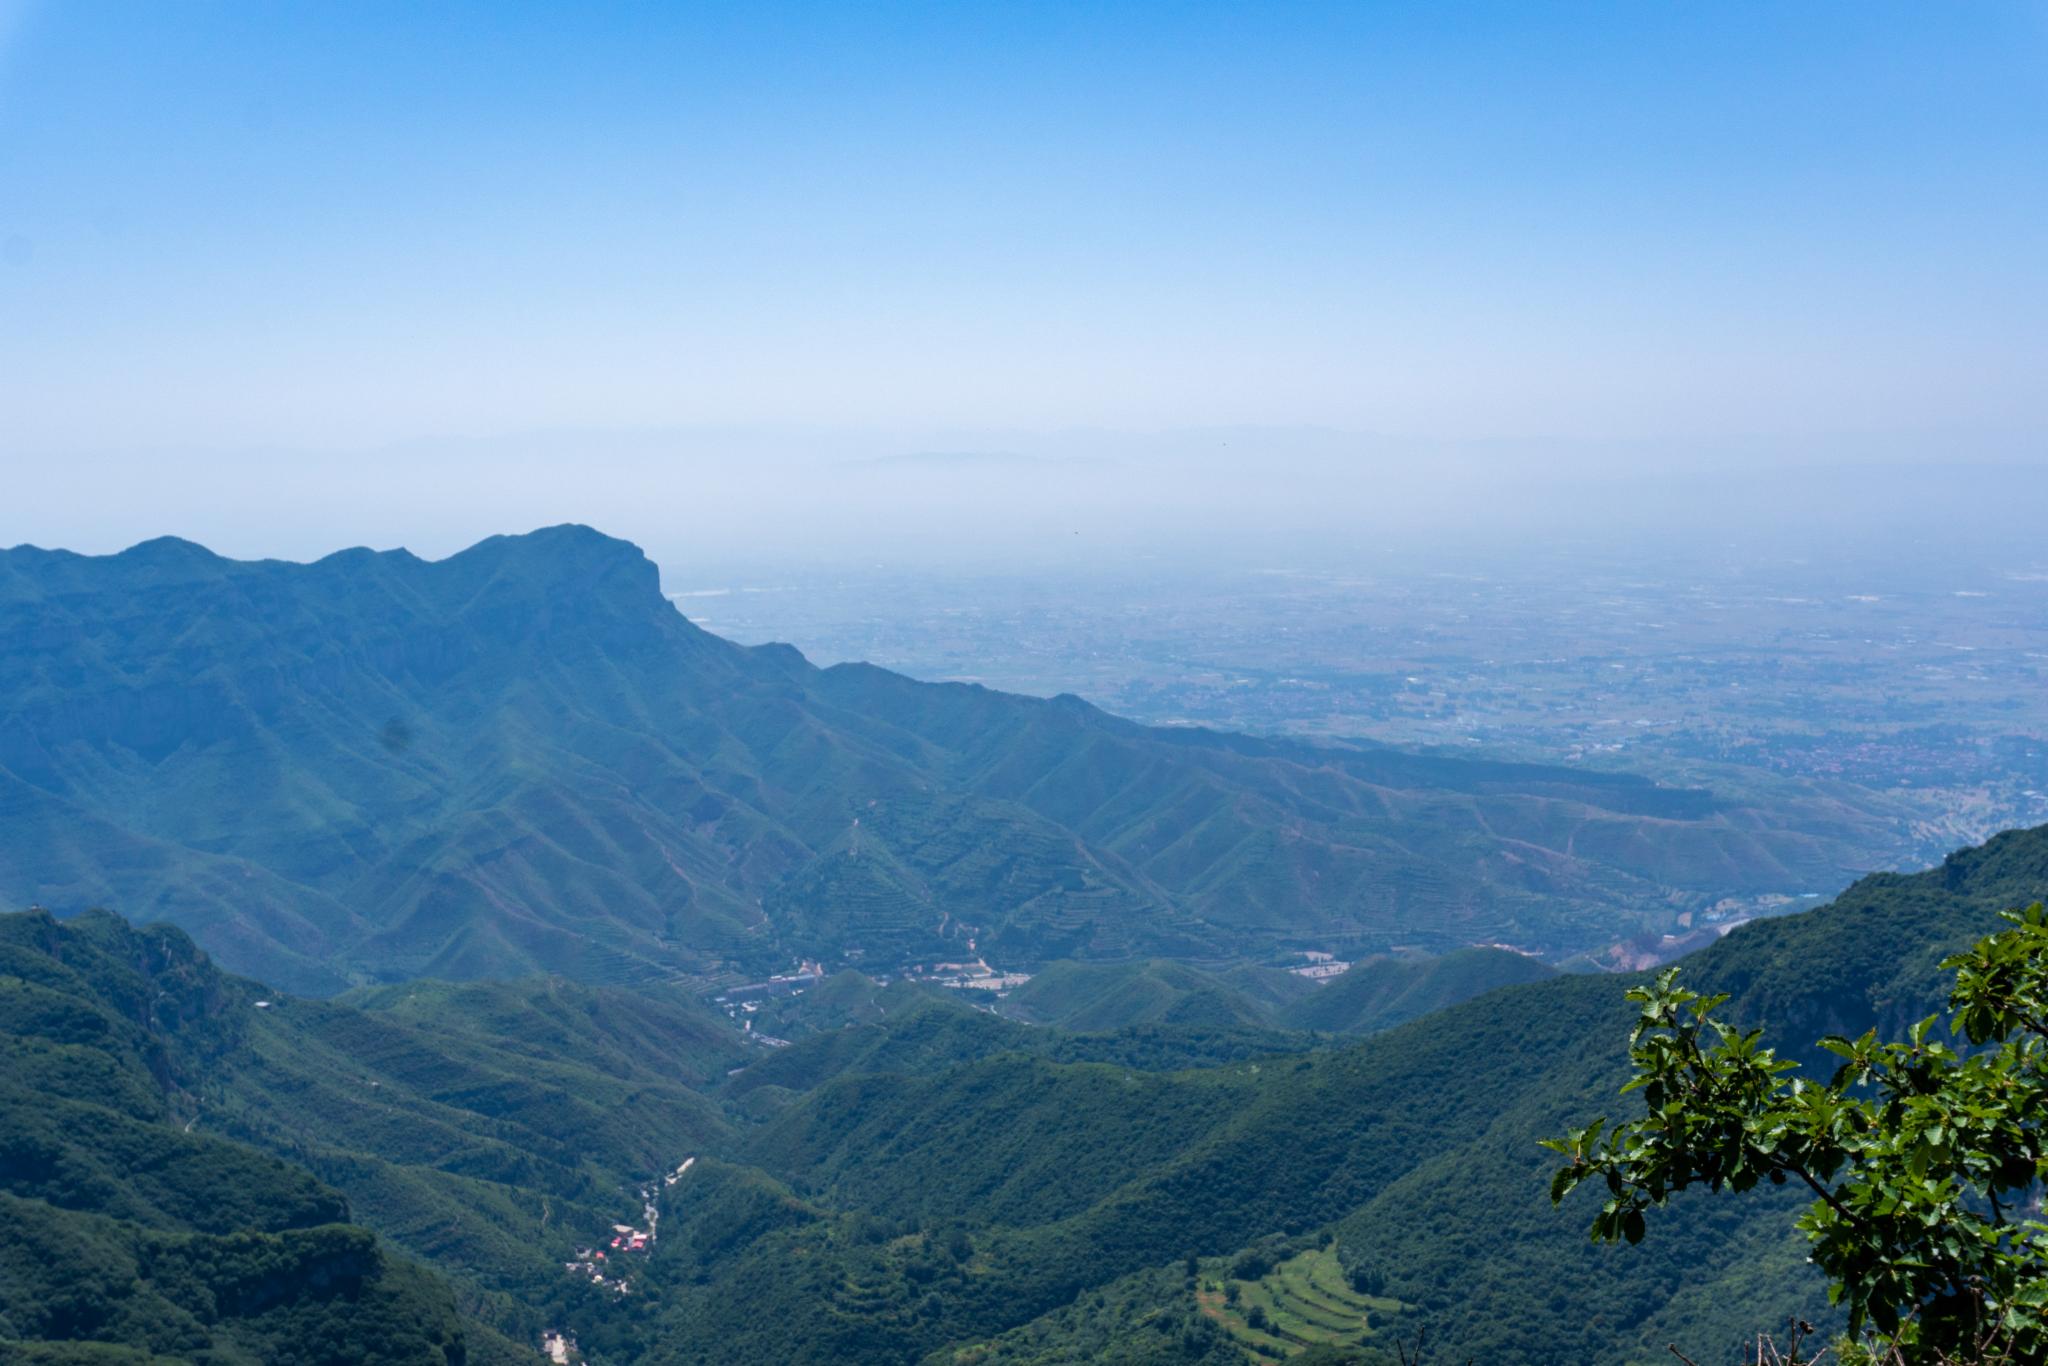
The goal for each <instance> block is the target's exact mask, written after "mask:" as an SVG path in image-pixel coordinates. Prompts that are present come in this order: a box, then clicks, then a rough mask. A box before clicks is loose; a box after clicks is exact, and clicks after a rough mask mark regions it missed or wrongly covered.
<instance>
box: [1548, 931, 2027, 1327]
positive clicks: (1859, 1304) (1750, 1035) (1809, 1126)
mask: <svg viewBox="0 0 2048 1366" xmlns="http://www.w3.org/2000/svg"><path fill="white" fill-rule="evenodd" d="M2005 919H2006V920H2007V921H2008V922H2009V927H2008V928H2007V929H2005V930H2003V931H2001V932H1999V933H1996V934H1993V935H1990V936H1988V937H1986V938H1984V939H1982V940H1980V941H1979V942H1978V943H1976V944H1975V945H1974V946H1972V947H1971V948H1970V949H1968V950H1966V951H1964V952H1962V953H1958V954H1955V955H1952V956H1951V957H1949V958H1947V959H1946V960H1944V961H1943V963H1942V967H1943V968H1944V969H1945V970H1948V971H1952V972H1954V973H1955V974H1956V980H1955V987H1954V990H1953V992H1952V993H1951V995H1950V998H1949V1006H1950V1010H1951V1012H1952V1013H1951V1019H1950V1023H1949V1028H1950V1032H1951V1033H1952V1035H1954V1036H1956V1037H1958V1038H1960V1039H1963V1040H1967V1044H1968V1046H1967V1047H1966V1048H1962V1049H1958V1048H1957V1047H1954V1046H1952V1045H1951V1044H1949V1043H1945V1042H1943V1041H1942V1040H1941V1039H1939V1038H1938V1037H1935V1026H1936V1024H1937V1022H1938V1020H1939V1016H1938V1015H1935V1016H1929V1017H1927V1018H1926V1019H1923V1020H1921V1021H1919V1022H1917V1023H1916V1024H1914V1025H1912V1026H1911V1027H1910V1028H1909V1029H1908V1030H1907V1035H1906V1040H1905V1042H1903V1043H1880V1042H1879V1041H1878V1038H1877V1034H1876V1031H1875V1030H1870V1031H1866V1032H1865V1033H1864V1034H1863V1035H1862V1036H1861V1037H1859V1038H1856V1039H1845V1038H1842V1037H1839V1036H1831V1037H1829V1038H1826V1039H1824V1040H1822V1041H1821V1046H1822V1047H1823V1048H1825V1049H1826V1050H1827V1051H1828V1052H1830V1053H1833V1054H1835V1055H1836V1056H1838V1057H1839V1058H1840V1059H1841V1060H1842V1061H1841V1065H1840V1066H1839V1067H1838V1068H1837V1069H1836V1070H1835V1073H1834V1076H1833V1078H1832V1079H1831V1080H1829V1081H1828V1082H1827V1083H1826V1084H1825V1085H1819V1084H1815V1082H1813V1081H1812V1080H1810V1079H1808V1078H1807V1077H1805V1076H1803V1075H1800V1074H1799V1068H1798V1066H1797V1065H1796V1064H1795V1063H1792V1062H1790V1061H1787V1060H1785V1059H1782V1058H1779V1057H1778V1056H1777V1055H1776V1054H1775V1053H1774V1052H1773V1051H1772V1050H1771V1049H1769V1048H1766V1047H1764V1045H1763V1042H1762V1039H1763V1031H1762V1030H1761V1029H1752V1030H1743V1029H1740V1028H1737V1027H1735V1026H1733V1025H1730V1024H1728V1023H1726V1022H1725V1021H1723V1020H1721V1019H1719V1018H1717V1017H1716V1016H1715V1014H1714V1012H1715V1010H1716V1009H1717V1008H1718V1007H1720V1006H1721V1005H1723V1004H1724V1003H1725V1002H1726V1000H1727V999H1728V998H1727V997H1726V996H1723V995H1701V994H1699V993H1697V992H1693V991H1690V990H1687V989H1686V988H1684V987H1681V986H1679V985H1678V976H1679V973H1678V970H1677V969H1676V968H1674V969H1671V970H1669V971H1666V972H1664V973H1662V974H1660V975H1659V976H1658V977H1657V978H1656V979H1655V980H1654V981H1652V982H1650V983H1649V984H1647V985H1644V986H1640V987H1637V988H1635V989H1633V990H1631V991H1630V992H1629V999H1630V1000H1632V1001H1634V1002H1636V1003H1637V1004H1638V1005H1639V1006H1640V1008H1641V1011H1640V1015H1639V1017H1638V1019H1637V1021H1636V1024H1635V1027H1634V1029H1633V1031H1632V1032H1631V1034H1630V1036H1629V1054H1630V1058H1631V1061H1632V1062H1633V1064H1634V1069H1635V1076H1634V1079H1633V1080H1631V1081H1630V1082H1629V1083H1628V1085H1627V1086H1626V1087H1625V1088H1624V1090H1625V1091H1641V1092H1642V1093H1643V1098H1644V1101H1645V1104H1646V1107H1647V1113H1646V1114H1645V1115H1644V1116H1643V1117H1642V1118H1641V1119H1637V1120H1634V1121H1631V1122H1628V1123H1624V1124H1621V1125H1617V1126H1615V1127H1614V1128H1612V1129H1608V1128H1606V1121H1605V1120H1604V1119H1602V1120H1596V1121H1595V1122H1594V1123H1592V1124H1591V1125H1588V1126H1587V1127H1585V1128H1582V1129H1575V1130H1573V1131H1571V1132H1570V1133H1568V1134H1567V1135H1566V1136H1565V1137H1564V1138H1562V1139H1554V1140H1547V1141H1546V1146H1549V1147H1551V1148H1554V1149H1555V1150H1557V1151H1558V1152H1560V1153H1563V1154H1564V1155H1565V1156H1566V1157H1567V1158H1568V1159H1569V1163H1568V1165H1566V1166H1564V1167H1563V1168H1561V1169H1560V1170H1559V1171H1558V1172H1557V1175H1556V1178H1555V1180H1554V1182H1553V1184H1552V1188H1551V1194H1552V1198H1553V1200H1562V1199H1563V1198H1564V1197H1565V1195H1566V1194H1567V1193H1568V1192H1570V1191H1571V1190H1572V1189H1574V1188H1575V1187H1577V1186H1579V1185H1580V1184H1582V1183H1584V1182H1586V1181H1589V1180H1598V1181H1600V1182H1602V1183H1603V1184H1604V1185H1605V1186H1606V1189H1607V1197H1608V1198H1607V1200H1606V1202H1605V1203H1604V1204H1603V1205H1602V1206H1601V1207H1600V1210H1599V1212H1598V1213H1597V1214H1596V1215H1595V1216H1594V1219H1593V1236H1594V1238H1595V1239H1596V1240H1602V1241H1609V1242H1612V1241H1617V1240H1623V1239H1625V1240H1627V1241H1628V1242H1631V1243H1634V1242H1638V1241H1640V1240H1641V1239H1642V1237H1643V1234H1644V1228H1645V1221H1644V1212H1645V1211H1646V1210H1647V1209H1649V1208H1650V1207H1651V1206H1654V1205H1662V1204H1663V1203H1665V1201H1666V1200H1667V1199H1668V1198H1669V1197H1670V1196H1671V1195H1672V1194H1673V1193H1674V1192H1678V1191H1682V1190H1685V1189H1687V1188H1689V1187H1693V1186H1704V1187H1706V1188H1708V1189H1710V1190H1714V1191H1720V1190H1736V1191H1745V1190H1749V1189H1751V1188H1752V1187H1754V1186H1756V1185H1757V1184H1758V1183H1759V1182H1770V1183H1774V1184H1781V1185H1782V1184H1785V1183H1786V1182H1788V1181H1793V1180H1796V1181H1799V1182H1801V1183H1803V1184H1804V1185H1806V1186H1808V1187H1809V1188H1811V1190H1812V1192H1813V1194H1814V1196H1815V1197H1816V1198H1815V1200H1814V1202H1813V1205H1812V1207H1811V1208H1810V1209H1808V1210H1807V1212H1806V1213H1805V1214H1804V1215H1803V1216H1802V1217H1801V1218H1800V1220H1799V1227H1800V1228H1801V1229H1802V1230H1803V1231H1804V1232H1805V1234H1806V1236H1807V1238H1808V1240H1809V1241H1810V1243H1811V1245H1812V1256H1813V1260H1814V1262H1815V1264H1816V1265H1818V1266H1819V1267H1820V1268H1821V1270H1822V1271H1824V1272H1825V1273H1826V1274H1827V1276H1828V1277H1829V1281H1830V1285H1829V1293H1830V1296H1831V1298H1832V1299H1834V1300H1836V1301H1838V1302H1842V1303H1845V1304H1846V1305H1847V1308H1848V1315H1849V1330H1850V1333H1851V1335H1852V1337H1853V1338H1860V1341H1852V1342H1849V1343H1845V1344H1843V1348H1842V1352H1843V1355H1844V1357H1845V1358H1850V1359H1854V1358H1857V1357H1869V1358H1873V1359H1889V1360H1902V1361H1949V1360H1993V1361H1999V1362H2029V1363H2038V1362H2042V1361H2048V1223H2043V1222H2042V1220H2041V1219H2040V1218H2039V1217H2038V1216H2039V1214H2040V1190H2041V1184H2042V1181H2043V1179H2044V1178H2048V912H2044V911H2043V909H2042V906H2041V904H2040V903H2038V902H2037V903H2035V904H2034V905H2032V906H2030V907H2029V908H2027V909H2026V910H2025V911H2013V912H2008V913H2006V916H2005ZM2030 1213H2031V1214H2032V1215H2033V1216H2035V1217H2028V1215H2029V1214H2030Z"/></svg>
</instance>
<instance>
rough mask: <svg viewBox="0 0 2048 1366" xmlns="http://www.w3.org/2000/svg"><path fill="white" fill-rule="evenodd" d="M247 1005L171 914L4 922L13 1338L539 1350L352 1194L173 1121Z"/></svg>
mask: <svg viewBox="0 0 2048 1366" xmlns="http://www.w3.org/2000/svg"><path fill="white" fill-rule="evenodd" d="M238 1004H240V1003H239V1001H238V996H237V986H236V984H235V983H233V982H231V981H229V980H226V979H223V978H222V977H221V976H220V974H218V973H217V972H214V971H213V970H212V969H211V968H210V965H208V964H206V963H205V962H204V960H202V959H200V958H199V957H197V955H196V954H194V953H192V951H191V948H190V944H189V941H186V940H185V939H184V936H182V935H180V934H177V932H175V931H140V932H138V931H132V930H130V929H129V928H128V927H127V926H125V925H121V924H119V923H118V922H115V921H113V920H112V918H111V917H94V918H92V919H91V920H89V921H88V922H87V923H86V924H84V925H82V926H79V927H77V928H76V929H73V928H68V927H61V926H58V925H56V924H55V923H53V922H52V921H50V919H49V918H48V917H47V916H42V915H36V916H10V917H5V918H4V919H0V1055H4V1057H5V1059H6V1066H5V1068H4V1069H0V1356H5V1357H6V1359H8V1360H10V1361H12V1360H30V1361H34V1360H94V1361H138V1362H139V1361H144V1360H193V1361H200V1360H203V1361H208V1362H219V1363H223V1366H226V1364H227V1363H249V1364H250V1366H255V1364H256V1363H281V1362H294V1363H335V1366H340V1364H341V1363H347V1362H361V1361H381V1362H391V1363H440V1364H441V1366H458V1364H460V1363H485V1362H511V1361H519V1360H527V1361H534V1360H538V1358H537V1357H535V1356H534V1355H533V1354H532V1353H530V1352H527V1351H524V1350H522V1349H519V1348H515V1347H514V1346H513V1345H512V1344H511V1343H510V1342H509V1341H507V1340H506V1339H505V1338H503V1337H502V1336H500V1335H499V1334H498V1333H497V1332H495V1331H493V1330H492V1329H491V1328H489V1327H486V1326H485V1325H483V1324H481V1323H479V1322H476V1321H475V1320H474V1319H471V1318H469V1317H467V1316H466V1315H464V1314H463V1313H461V1312H459V1311H458V1310H457V1307H456V1297H455V1296H454V1294H453V1293H452V1292H451V1289H450V1287H449V1285H448V1284H447V1283H446V1282H445V1281H444V1280H442V1279H441V1278H440V1277H439V1276H436V1275H434V1274H432V1273H431V1272H428V1271H426V1270H425V1269H423V1268H422V1267H420V1266H418V1265H417V1264H415V1263H413V1262H410V1261H408V1260H407V1259H405V1258H403V1257H399V1256H396V1255H394V1254H393V1253H392V1252H390V1251H389V1250H388V1249H387V1248H386V1247H385V1246H384V1245H383V1244H382V1243H380V1242H379V1241H378V1239H377V1238H376V1236H375V1235H374V1234H372V1233H371V1232H370V1231H369V1230H368V1229H365V1228H362V1227H359V1226H356V1225H354V1224H352V1223H351V1222H349V1221H350V1219H351V1217H352V1212H351V1209H350V1205H349V1202H348V1200H347V1199H346V1197H345V1196H344V1195H343V1194H342V1193H341V1192H339V1191H337V1190H335V1189H334V1188H332V1187H330V1186H327V1185H324V1184H322V1183H321V1182H320V1181H318V1180H316V1179H315V1178H314V1177H313V1176H312V1175H311V1174H310V1173H308V1172H307V1171H305V1170H304V1169H302V1168H300V1167H298V1166H295V1165H292V1164H290V1163H287V1162H284V1161H281V1160H279V1159H278V1158H277V1157H275V1156H271V1155H268V1154H265V1153H261V1152H258V1151H256V1150H255V1149H253V1148H251V1147H248V1146H246V1145H243V1144H240V1143H236V1142H232V1141H229V1140H226V1139H223V1138H220V1137H217V1136H215V1135H213V1134H211V1133H206V1132H194V1131H193V1130H194V1123H193V1121H192V1120H183V1121H182V1122H181V1119H182V1117H183V1115H184V1114H185V1113H186V1112H187V1111H189V1110H190V1108H191V1105H192V1102H193V1097H194V1094H195V1088H196V1089H197V1090H199V1091H203V1090H205V1089H206V1083H205V1081H204V1080H203V1078H204V1075H205V1073H206V1071H207V1070H208V1067H209V1063H210V1061H211V1060H212V1059H214V1058H217V1057H219V1056H221V1055H222V1054H223V1053H226V1052H229V1051H232V1050H233V1049H235V1048H236V1047H237V1046H238V1036H239V1035H240V1032H241V1030H240V1025H241V1023H242V1022H241V1020H240V1018H239V1015H240V1012H239V1011H238V1010H237V1009H236V1006H237V1005H238Z"/></svg>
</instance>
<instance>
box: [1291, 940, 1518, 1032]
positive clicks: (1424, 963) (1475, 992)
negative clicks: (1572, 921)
mask: <svg viewBox="0 0 2048 1366" xmlns="http://www.w3.org/2000/svg"><path fill="white" fill-rule="evenodd" d="M1552 975H1554V970H1553V969H1551V968H1549V967H1546V966H1544V965H1543V964H1542V963H1540V962H1537V961H1536V960H1535V959H1533V958H1530V957H1528V956H1527V955H1525V954H1519V953H1510V952H1509V951H1507V950H1506V949H1483V948H1482V949H1454V950H1452V951H1451V952H1450V953H1447V954H1444V955H1443V956H1441V957H1438V958H1424V959H1419V960H1418V959H1395V958H1376V959H1373V960H1371V961H1369V962H1364V963H1359V964H1357V965H1356V966H1354V967H1352V968H1351V969H1350V970H1349V971H1348V972H1345V973H1344V974H1342V975H1341V976H1338V977H1334V978H1331V979H1330V981H1329V982H1328V983H1327V984H1325V985H1324V986H1323V988H1322V989H1321V990H1320V991H1318V992H1316V993H1315V994H1314V995H1312V996H1306V997H1303V998H1301V999H1300V1000H1297V1001H1295V1002H1293V1003H1292V1004H1290V1005H1288V1006H1286V1007H1285V1008H1283V1009H1282V1010H1280V1011H1279V1012H1278V1013H1277V1015H1276V1016H1275V1020H1276V1022H1277V1023H1280V1024H1283V1025H1285V1026H1287V1027H1288V1028H1291V1029H1314V1030H1321V1031H1324V1032H1326V1033H1331V1034H1371V1033H1374V1032H1375V1031H1377V1030H1381V1029H1391V1028H1392V1027H1393V1026H1395V1025H1397V1024H1403V1023H1405V1022H1407V1021H1409V1020H1413V1019H1416V1018H1417V1017H1419V1016H1422V1015H1427V1014H1429V1013H1430V1012H1431V1011H1433V1010H1442V1009H1444V1008H1445V1007H1446V1006H1454V1005H1457V1004H1458V1003H1459V1002H1460V1001H1469V1000H1471V999H1472V998H1473V997H1475V996H1483V995H1485V994H1486V993H1487V992H1489V991H1492V990H1493V989H1494V988H1496V987H1504V986H1515V985H1518V984H1521V983H1524V982H1540V981H1542V980H1543V979H1544V978H1546V977H1550V976H1552Z"/></svg>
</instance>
